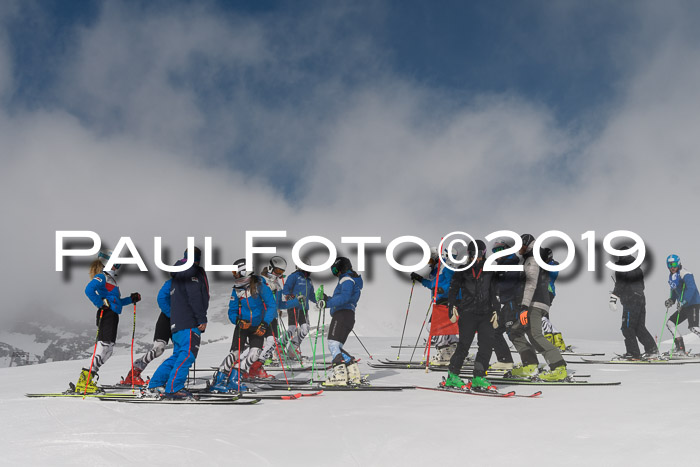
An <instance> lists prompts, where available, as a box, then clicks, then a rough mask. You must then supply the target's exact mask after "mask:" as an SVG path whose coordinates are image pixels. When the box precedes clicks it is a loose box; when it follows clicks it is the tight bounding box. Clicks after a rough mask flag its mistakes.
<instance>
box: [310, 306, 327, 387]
mask: <svg viewBox="0 0 700 467" xmlns="http://www.w3.org/2000/svg"><path fill="white" fill-rule="evenodd" d="M320 329H321V312H320V311H319V312H318V320H317V321H316V336H314V356H313V360H312V361H311V381H313V378H314V374H315V372H316V348H317V345H318V331H319V330H320ZM321 346H323V344H321ZM324 354H325V351H324Z"/></svg>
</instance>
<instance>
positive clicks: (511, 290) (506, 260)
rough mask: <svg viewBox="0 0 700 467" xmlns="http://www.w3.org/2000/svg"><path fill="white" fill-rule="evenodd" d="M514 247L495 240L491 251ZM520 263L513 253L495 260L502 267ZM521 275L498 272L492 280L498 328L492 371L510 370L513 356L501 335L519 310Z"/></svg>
mask: <svg viewBox="0 0 700 467" xmlns="http://www.w3.org/2000/svg"><path fill="white" fill-rule="evenodd" d="M513 245H514V243H513V241H512V240H511V239H510V238H505V237H504V238H499V239H497V240H496V241H495V242H494V244H493V248H492V249H491V251H492V252H493V253H497V252H499V251H503V250H506V249H508V248H512V247H513ZM519 263H520V259H519V258H518V256H517V255H516V254H515V253H511V254H510V255H508V256H501V257H500V258H498V259H497V260H496V264H498V265H503V266H514V265H516V264H519ZM521 276H522V273H521V272H520V271H498V272H496V273H495V277H494V279H493V280H495V281H496V291H497V293H498V301H499V308H498V317H497V319H498V324H499V325H498V327H497V328H496V329H495V331H494V339H493V351H494V353H495V354H496V360H497V362H496V363H494V364H493V365H491V369H492V370H512V369H513V356H512V354H511V352H510V347H509V345H508V343H507V342H506V339H505V337H503V334H504V333H506V332H508V333H509V332H510V328H511V326H512V325H513V323H514V322H515V320H516V317H517V311H518V310H519V309H520V307H519V304H518V299H520V297H521V296H522V293H523V291H522V277H521Z"/></svg>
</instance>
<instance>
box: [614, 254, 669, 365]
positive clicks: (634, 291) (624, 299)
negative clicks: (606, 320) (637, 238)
mask: <svg viewBox="0 0 700 467" xmlns="http://www.w3.org/2000/svg"><path fill="white" fill-rule="evenodd" d="M620 249H621V250H628V249H629V247H627V246H623V247H621V248H620ZM633 262H634V257H633V256H632V255H626V256H620V257H619V258H618V259H617V261H616V262H615V264H617V265H618V266H626V265H628V264H632V263H633ZM618 301H620V302H621V304H622V327H621V328H620V330H621V331H622V335H623V336H624V338H625V349H626V352H625V354H624V355H622V357H621V358H623V359H629V360H639V359H641V358H644V359H648V358H654V357H656V356H658V354H659V349H658V348H657V347H656V342H654V338H653V337H652V336H651V334H650V333H649V331H648V330H647V328H646V325H645V321H646V314H647V311H646V298H645V297H644V272H643V271H642V269H641V268H640V267H637V268H635V269H633V270H632V271H628V272H621V271H615V287H614V288H613V291H612V293H611V294H610V310H611V311H617V302H618ZM637 339H639V342H641V343H642V345H643V346H644V355H641V353H640V351H639V344H637Z"/></svg>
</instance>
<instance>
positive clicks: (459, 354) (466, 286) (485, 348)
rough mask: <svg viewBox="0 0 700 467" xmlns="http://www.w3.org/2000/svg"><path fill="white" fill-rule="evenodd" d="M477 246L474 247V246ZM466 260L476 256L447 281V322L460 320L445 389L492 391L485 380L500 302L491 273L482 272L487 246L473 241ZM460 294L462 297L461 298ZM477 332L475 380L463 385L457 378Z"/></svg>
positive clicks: (478, 241) (479, 241)
mask: <svg viewBox="0 0 700 467" xmlns="http://www.w3.org/2000/svg"><path fill="white" fill-rule="evenodd" d="M475 243H476V246H475ZM468 253H469V257H470V259H469V260H471V259H473V258H474V257H476V261H475V263H474V264H473V265H472V267H470V268H469V269H466V270H464V271H457V272H455V274H454V276H452V281H451V282H450V291H449V296H448V309H449V312H450V319H451V320H456V319H459V342H458V344H457V350H456V351H455V353H454V355H452V358H451V359H450V366H449V371H448V373H447V379H446V380H445V383H444V385H445V386H447V387H457V388H464V387H468V388H470V389H472V388H473V389H477V390H488V389H493V387H492V386H491V384H490V383H489V382H488V380H487V379H486V378H485V376H486V369H487V368H488V367H489V361H490V360H491V351H492V349H493V329H494V327H497V326H498V311H497V310H498V309H499V303H498V298H497V297H496V281H495V280H494V273H493V272H491V271H484V260H485V257H486V244H484V242H482V241H481V240H476V242H472V243H470V244H469V246H468ZM460 293H461V298H459V297H460ZM477 332H478V333H479V340H478V342H479V350H478V351H477V354H476V361H475V362H474V377H473V378H472V380H471V381H470V382H469V385H465V384H464V381H462V379H461V378H460V377H459V371H460V370H461V369H462V364H463V363H464V359H465V358H466V357H467V355H468V353H469V347H470V346H471V345H472V341H473V340H474V335H475V334H476V333H477Z"/></svg>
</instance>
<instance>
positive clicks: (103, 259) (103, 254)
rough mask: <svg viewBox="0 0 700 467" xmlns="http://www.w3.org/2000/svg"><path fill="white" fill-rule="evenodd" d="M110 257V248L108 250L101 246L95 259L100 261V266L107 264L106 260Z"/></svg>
mask: <svg viewBox="0 0 700 467" xmlns="http://www.w3.org/2000/svg"><path fill="white" fill-rule="evenodd" d="M111 257H112V250H110V249H109V248H103V249H101V250H100V252H99V253H98V254H97V259H98V260H100V263H102V266H107V261H109V258H111Z"/></svg>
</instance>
